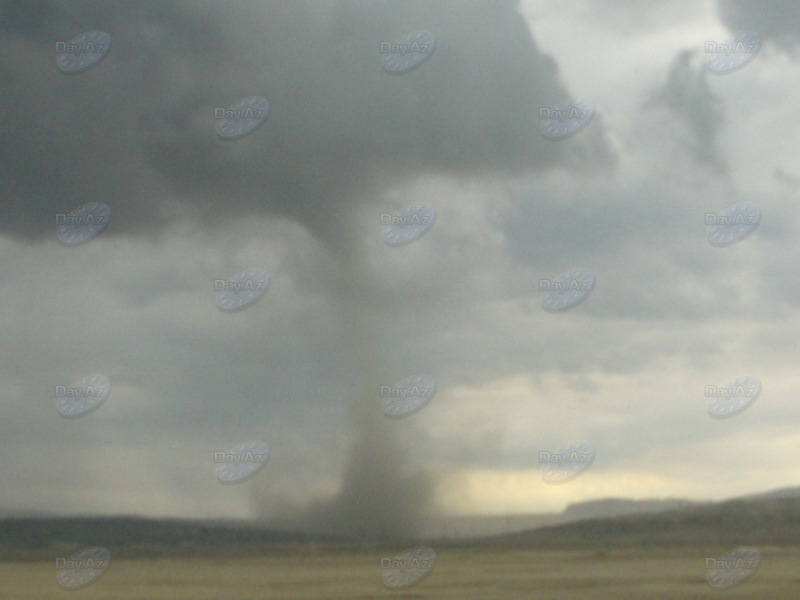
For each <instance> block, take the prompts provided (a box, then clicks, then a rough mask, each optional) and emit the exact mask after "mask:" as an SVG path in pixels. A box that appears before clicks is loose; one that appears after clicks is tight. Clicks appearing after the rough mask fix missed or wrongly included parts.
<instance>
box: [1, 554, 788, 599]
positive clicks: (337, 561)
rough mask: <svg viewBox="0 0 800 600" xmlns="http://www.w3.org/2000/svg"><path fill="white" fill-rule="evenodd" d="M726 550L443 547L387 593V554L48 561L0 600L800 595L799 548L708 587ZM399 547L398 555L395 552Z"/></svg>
mask: <svg viewBox="0 0 800 600" xmlns="http://www.w3.org/2000/svg"><path fill="white" fill-rule="evenodd" d="M730 549H731V548H727V547H725V548H722V547H720V548H707V547H706V548H683V547H682V548H651V549H641V550H634V549H630V548H628V549H609V550H585V551H580V550H575V551H543V550H494V549H490V550H487V549H478V548H474V549H464V548H458V549H453V548H450V549H445V550H442V551H441V552H437V558H436V564H435V566H434V569H433V571H432V572H431V573H430V574H429V575H428V576H427V577H426V578H425V579H423V580H422V581H420V582H419V583H417V584H416V585H414V586H411V587H407V588H402V589H388V588H386V587H384V585H383V583H382V580H381V573H382V570H381V567H380V559H381V557H391V556H393V553H392V552H383V551H378V552H372V553H349V552H348V553H338V554H333V553H325V552H318V553H307V554H298V553H295V554H270V555H266V556H263V557H247V558H188V559H184V558H158V559H129V560H125V559H119V560H115V559H113V557H112V561H111V566H110V568H109V569H108V571H107V572H106V573H105V574H103V575H102V576H101V577H100V578H99V579H97V580H96V581H94V582H92V583H91V584H89V585H88V586H86V587H84V588H81V589H78V590H65V589H62V588H61V587H59V586H58V584H57V583H56V569H55V563H54V562H42V561H31V562H4V563H2V564H0V581H1V582H2V585H0V599H2V600H17V599H19V600H32V599H35V600H47V599H50V598H61V599H63V598H81V599H84V598H85V599H86V600H94V599H100V598H102V599H110V598H113V599H114V600H184V599H185V600H223V599H236V600H262V599H282V600H290V599H291V600H293V599H301V598H302V599H305V600H314V599H323V598H325V599H334V598H335V599H342V600H345V599H346V600H354V599H360V598H364V599H367V598H397V599H400V598H417V599H419V598H423V599H424V598H441V599H445V600H451V599H452V600H465V599H472V598H474V599H481V600H495V599H507V600H514V599H518V598H519V599H521V598H526V599H536V598H541V599H542V600H567V599H569V600H579V599H583V598H586V599H591V600H611V599H613V600H619V599H620V598H625V599H626V600H629V599H656V598H657V599H659V600H661V599H664V598H670V599H673V598H687V599H692V600H700V599H705V598H709V599H711V598H714V599H717V600H719V598H722V597H723V596H724V597H726V598H770V599H771V600H783V599H787V600H788V599H789V598H792V599H795V598H797V597H798V596H800V549H797V548H790V549H786V548H778V547H771V548H759V550H760V551H761V557H762V558H761V566H760V568H759V569H758V571H756V573H755V574H754V575H753V576H752V577H751V578H750V579H748V580H747V581H745V582H743V583H741V584H740V585H738V586H736V587H733V588H729V589H727V590H719V589H715V588H713V587H711V586H710V585H709V584H708V583H707V581H706V570H705V559H706V557H717V556H720V555H722V554H724V553H725V552H727V551H728V550H730ZM402 550H404V548H398V549H397V552H400V551H402Z"/></svg>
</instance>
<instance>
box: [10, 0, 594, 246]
mask: <svg viewBox="0 0 800 600" xmlns="http://www.w3.org/2000/svg"><path fill="white" fill-rule="evenodd" d="M6 12H7V14H6V17H7V18H6V21H5V23H6V25H5V27H6V32H5V34H4V36H3V41H2V42H1V43H0V45H1V46H2V54H1V56H2V57H3V58H2V59H0V77H2V81H3V83H4V90H5V93H4V94H3V101H2V104H3V114H4V116H5V119H4V121H3V124H2V128H1V129H0V147H2V148H3V150H2V155H0V164H1V165H2V167H0V168H1V169H2V173H0V175H2V177H1V178H0V194H2V197H3V202H2V204H0V211H1V212H0V217H2V219H1V220H0V222H1V223H2V227H3V229H2V231H3V232H4V233H6V234H10V235H14V236H19V237H24V238H40V237H41V236H48V235H52V232H53V225H54V213H56V212H63V211H68V210H71V209H72V208H74V207H76V206H78V205H80V204H82V203H84V202H91V201H104V202H107V203H108V204H110V205H111V206H112V209H113V210H114V215H113V218H112V225H111V227H109V229H108V231H107V232H106V235H113V234H114V233H115V232H125V233H142V232H143V230H145V229H146V230H147V231H157V230H159V229H162V228H163V227H164V226H165V225H166V224H167V223H169V221H170V219H171V218H173V217H175V216H177V215H178V214H181V215H184V216H192V217H197V218H201V219H203V220H204V221H205V222H206V223H207V224H208V225H210V226H211V225H215V224H218V223H219V221H220V220H221V219H225V218H227V217H228V216H241V215H242V214H243V213H245V214H246V213H247V212H253V213H262V214H263V213H272V214H281V215H286V216H289V217H292V218H294V219H297V220H299V221H300V222H301V223H303V224H305V225H306V226H309V227H310V228H311V229H312V230H313V231H314V232H315V233H316V234H318V235H322V236H323V237H326V238H328V241H331V240H332V239H333V238H335V237H337V236H341V237H346V235H344V234H342V233H341V227H343V226H344V227H345V228H347V225H346V220H347V218H348V217H347V215H348V211H350V210H352V209H353V206H352V205H354V204H355V203H357V202H367V203H369V202H373V201H374V200H375V197H376V195H378V194H379V192H380V190H381V189H385V188H386V187H387V186H390V185H392V184H393V183H398V182H404V181H407V180H408V179H409V178H413V177H414V175H415V174H420V173H425V172H442V173H450V174H453V175H458V176H470V175H475V174H480V173H483V174H490V175H497V176H502V175H504V174H508V173H517V172H520V171H523V170H529V169H542V168H547V167H548V166H553V165H555V164H557V163H558V162H559V161H561V160H564V159H565V158H566V157H565V152H567V150H566V148H567V147H566V146H561V145H558V144H547V143H546V142H545V140H543V139H542V138H541V136H539V135H538V131H537V124H538V119H537V113H538V107H539V106H551V105H553V104H554V103H556V102H559V101H561V100H563V98H564V97H565V91H564V88H563V86H562V85H561V84H560V83H559V80H558V77H557V69H556V67H555V65H554V63H553V61H552V60H551V59H550V58H549V57H547V56H545V55H543V54H541V53H540V52H539V50H538V49H537V47H536V45H535V43H534V42H533V40H532V39H531V37H530V34H529V32H528V30H527V28H526V27H525V24H524V22H523V20H522V19H521V18H520V16H519V14H518V13H517V11H516V7H515V4H514V3H513V2H473V3H470V10H468V11H467V10H463V7H462V5H461V3H459V2H457V1H453V0H448V1H441V2H355V1H345V2H342V1H337V2H315V3H282V2H272V3H267V4H266V5H265V4H263V3H254V2H238V3H231V4H217V3H208V4H202V3H197V4H195V3H191V4H189V3H180V4H179V3H169V4H166V5H163V6H162V5H161V4H159V3H150V2H137V3H119V4H111V3H105V2H99V3H81V4H78V5H75V4H70V3H63V4H61V3H35V4H32V5H30V6H26V7H24V8H20V10H19V11H11V10H10V9H6ZM90 29H102V30H105V31H107V32H108V33H110V34H111V37H112V50H111V53H110V54H109V55H108V56H107V57H106V58H105V60H104V61H102V62H101V63H100V64H99V65H97V66H96V67H94V68H92V69H90V70H88V71H86V72H84V73H80V74H77V75H65V74H63V73H61V72H59V71H58V70H57V69H56V67H55V57H56V53H55V42H56V41H67V40H69V39H70V38H72V37H73V36H75V35H77V34H79V33H82V32H84V31H87V30H90ZM413 29H428V30H430V31H432V32H434V33H435V35H436V36H437V42H438V46H437V49H436V52H435V54H434V56H433V58H432V59H431V60H429V61H428V62H427V63H426V64H425V65H423V67H422V68H420V69H417V70H416V71H413V72H411V73H408V74H405V75H402V76H392V75H389V74H387V73H384V72H383V71H382V69H381V62H380V53H379V43H380V42H381V41H392V40H394V39H396V38H397V37H399V36H400V35H402V34H404V33H406V32H408V31H410V30H413ZM250 95H263V96H265V97H267V98H268V99H269V101H270V103H271V115H270V117H269V120H268V121H267V123H266V124H265V125H264V126H263V127H262V128H261V129H260V130H258V131H257V132H256V133H255V134H253V135H251V136H249V137H248V138H245V139H242V140H239V141H236V142H226V141H224V140H221V139H219V138H218V137H217V135H216V133H215V130H214V108H216V107H226V106H228V105H230V104H231V103H233V102H234V101H236V100H238V99H240V98H242V97H245V96H250ZM593 143H594V145H595V146H596V147H595V148H594V149H593V152H592V154H593V155H594V156H603V155H604V154H607V149H606V148H605V146H604V145H603V144H602V140H598V139H594V142H593ZM573 148H574V146H573ZM584 151H585V150H584ZM167 199H169V203H168V202H167ZM175 202H179V203H180V204H181V206H180V208H178V207H176V205H175ZM345 206H347V209H345Z"/></svg>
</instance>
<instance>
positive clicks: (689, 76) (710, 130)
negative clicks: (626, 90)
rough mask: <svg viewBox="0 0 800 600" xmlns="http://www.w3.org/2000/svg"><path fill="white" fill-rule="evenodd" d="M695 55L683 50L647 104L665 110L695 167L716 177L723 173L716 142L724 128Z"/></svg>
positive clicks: (719, 106) (718, 104)
mask: <svg viewBox="0 0 800 600" xmlns="http://www.w3.org/2000/svg"><path fill="white" fill-rule="evenodd" d="M697 57H698V53H697V52H695V51H693V50H685V51H683V52H681V53H680V54H679V55H678V56H676V57H675V60H674V61H673V63H672V66H671V67H670V70H669V73H668V74H667V80H666V82H665V83H664V85H663V86H662V87H661V88H660V89H658V90H657V91H656V92H655V93H654V94H653V96H652V99H651V101H650V102H649V103H648V106H649V107H653V106H655V107H658V106H661V107H665V108H667V109H668V110H669V111H670V112H671V113H672V114H673V115H674V116H675V117H676V118H677V119H678V120H679V121H680V122H681V123H683V124H684V125H685V132H686V135H684V136H682V138H681V139H682V144H684V146H685V148H686V150H687V151H688V152H689V153H690V154H691V156H692V158H693V159H694V160H696V161H697V162H698V163H700V164H703V165H706V166H707V167H710V168H712V169H713V170H715V171H717V172H718V173H720V174H725V173H726V172H727V170H728V169H727V165H726V164H725V160H724V159H723V157H722V156H721V155H720V153H719V150H718V148H717V140H718V138H719V135H720V132H721V131H722V129H723V127H724V125H725V118H724V113H723V110H722V100H721V98H719V97H718V96H717V95H716V94H714V93H713V92H712V91H711V89H710V86H709V84H708V77H710V75H709V73H708V69H707V68H706V64H705V63H704V62H703V61H700V60H697Z"/></svg>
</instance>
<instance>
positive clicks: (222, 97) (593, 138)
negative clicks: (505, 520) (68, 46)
mask: <svg viewBox="0 0 800 600" xmlns="http://www.w3.org/2000/svg"><path fill="white" fill-rule="evenodd" d="M90 30H102V31H105V32H107V33H108V34H109V35H110V36H111V40H112V45H111V50H110V52H109V53H108V55H107V56H106V57H105V58H104V59H103V60H102V61H101V62H99V63H98V64H96V65H95V66H93V67H91V68H90V69H88V70H86V71H84V72H81V73H75V74H66V73H63V72H61V71H60V70H59V69H58V68H57V66H56V58H57V53H56V42H59V41H69V40H71V39H72V38H74V37H75V36H78V35H79V34H81V33H84V32H87V31H90ZM414 30H426V31H429V32H431V33H433V34H434V36H435V38H436V50H435V52H434V53H433V55H432V56H431V57H430V58H429V59H428V60H427V61H426V62H425V63H424V64H422V65H420V66H419V67H418V68H416V69H414V70H413V71H410V72H408V73H404V74H401V75H395V74H390V73H387V72H386V71H384V69H383V68H382V62H381V52H380V42H381V41H384V42H385V41H394V40H397V39H399V38H401V37H402V36H403V35H405V34H406V33H408V32H410V31H414ZM740 30H753V31H756V32H757V33H758V34H759V35H760V36H761V38H762V40H763V47H762V49H761V51H760V52H759V54H758V55H757V56H756V57H755V58H754V59H753V60H752V61H751V62H750V63H749V64H747V65H746V66H745V67H744V68H742V69H741V70H739V71H737V72H735V73H730V74H726V75H715V74H713V73H711V72H710V71H709V69H708V67H707V64H706V59H707V55H706V53H705V49H704V46H705V43H706V42H707V41H716V42H724V41H726V40H728V39H729V38H731V37H732V35H733V34H734V33H735V32H737V31H740ZM798 41H800V9H798V5H797V3H795V2H794V1H792V0H786V1H774V2H769V3H761V2H756V1H755V0H738V1H722V0H720V1H719V2H711V1H704V2H696V1H688V0H686V1H675V0H669V1H660V0H659V1H657V2H649V3H642V4H641V5H635V6H633V5H632V4H631V3H630V2H627V1H620V0H602V1H599V0H592V1H589V0H587V1H585V2H584V1H574V2H556V1H534V0H521V1H520V2H519V3H517V2H512V1H504V0H490V1H486V2H479V1H476V0H449V1H447V0H442V1H436V0H425V1H419V2H418V1H409V0H402V1H399V0H398V1H386V2H382V1H367V0H335V1H334V0H331V1H327V0H316V1H315V2H307V3H304V2H285V1H279V0H276V1H274V2H268V1H264V2H249V1H241V2H225V3H222V2H188V1H182V2H161V1H159V2H135V3H133V2H120V3H112V2H96V3H95V2H81V3H75V2H63V3H62V2H35V3H34V2H32V3H26V4H18V5H14V6H13V8H12V5H11V4H7V5H5V6H4V7H3V8H0V82H2V87H0V90H2V91H0V194H1V195H2V198H1V199H0V253H2V256H3V257H4V260H3V261H2V272H3V276H2V277H0V286H2V298H3V302H2V303H0V327H2V332H3V334H2V342H0V344H1V345H0V348H2V349H1V350H0V357H1V359H2V360H0V369H2V377H0V401H2V403H3V407H4V409H5V411H4V412H5V415H6V418H5V419H3V420H2V421H0V434H1V435H2V439H3V447H4V452H5V460H3V461H2V462H0V477H2V479H3V481H5V482H6V483H7V485H4V486H3V488H2V490H0V506H2V507H7V508H26V509H27V508H33V509H38V510H47V511H53V512H65V513H82V514H116V513H126V514H141V515H152V516H156V515H158V516H161V515H173V516H183V517H223V518H225V517H234V518H239V517H244V518H249V517H260V518H265V519H267V520H269V521H270V522H273V523H278V522H292V523H298V526H306V527H315V528H323V529H324V528H326V527H329V528H333V529H337V528H338V529H341V530H347V531H355V530H362V529H364V528H367V529H369V528H372V529H375V528H378V529H380V528H381V527H384V526H385V527H386V528H387V529H386V530H387V531H389V532H391V531H400V530H403V528H404V527H407V526H409V525H408V524H409V522H410V521H409V520H413V519H414V516H415V515H417V514H423V513H430V512H436V511H439V512H444V513H450V514H475V513H483V514H506V513H526V512H539V511H553V510H561V509H562V508H564V507H565V506H566V505H567V504H569V503H572V502H578V501H583V500H589V499H593V498H598V497H607V496H624V497H632V498H651V497H686V498H690V499H698V500H705V499H709V500H714V499H723V498H726V497H730V496H735V495H740V494H745V493H750V492H758V491H764V490H768V489H772V488H779V487H785V486H793V485H800V467H798V466H797V460H796V454H797V448H798V444H800V433H798V428H797V423H798V421H800V407H798V399H800V383H799V382H798V381H797V378H796V373H797V358H798V352H797V349H796V346H797V334H796V332H797V330H798V327H800V311H798V302H799V300H800V276H799V275H798V270H797V268H796V265H795V263H796V261H797V256H798V254H797V252H798V242H797V239H798V234H800V222H799V221H798V217H797V206H798V204H797V202H798V195H799V194H800V127H798V126H797V125H796V115H797V114H798V113H800V96H798V94H797V93H796V83H797V81H798V75H800V62H798V53H797V50H798V45H797V44H798ZM249 96H263V97H265V98H267V99H268V101H269V103H270V114H269V118H268V119H267V120H266V122H265V123H264V124H263V125H262V126H261V127H259V128H258V129H257V130H256V131H254V132H253V133H252V134H250V135H248V136H246V137H243V138H241V139H239V140H235V141H231V140H224V139H221V138H220V136H219V135H218V134H217V132H216V130H215V113H214V109H215V108H219V107H228V106H230V105H232V104H233V103H234V102H236V101H237V100H239V99H241V98H245V97H249ZM578 97H582V98H587V99H590V100H591V101H593V102H594V103H595V106H596V114H595V116H594V118H593V119H592V121H591V122H590V123H589V124H588V125H587V126H586V127H585V128H584V129H582V130H580V131H579V132H578V133H577V134H575V135H574V136H572V137H569V138H567V139H563V140H560V141H553V140H548V139H545V137H544V136H543V135H542V133H541V132H540V121H539V109H540V108H541V107H554V106H556V105H557V104H558V103H560V102H562V101H565V100H570V99H574V98H578ZM89 202H104V203H106V204H108V205H109V206H110V207H111V210H112V217H111V223H110V225H109V226H108V228H107V229H106V230H105V231H103V232H102V233H101V234H99V235H98V236H97V237H95V238H94V239H91V240H90V241H88V242H87V243H85V244H82V245H77V246H67V245H64V244H62V243H60V242H59V240H58V238H57V233H56V214H58V213H69V212H70V211H72V210H73V209H75V208H77V207H79V206H81V205H83V204H86V203H89ZM743 203H750V204H754V205H757V206H758V207H760V208H761V210H762V215H763V216H762V219H761V223H760V225H759V226H758V227H757V229H756V230H755V231H754V232H753V233H752V234H751V235H749V236H748V237H747V238H746V239H743V240H742V241H740V242H739V243H737V244H734V245H731V246H728V247H716V246H714V245H712V244H710V243H709V241H708V239H707V233H708V227H707V226H706V224H705V222H704V215H705V214H706V213H720V212H722V211H723V210H724V209H726V208H728V207H730V206H733V205H737V204H743ZM416 204H427V205H431V206H433V207H435V209H436V211H437V215H436V222H435V225H434V226H433V228H432V229H430V231H428V232H427V233H426V234H425V235H423V236H422V237H420V238H419V239H417V240H416V241H414V242H412V243H410V244H408V245H405V246H401V247H393V246H389V245H387V244H386V243H384V241H383V238H382V235H383V226H382V225H381V214H385V213H390V214H399V213H400V212H402V211H403V210H405V209H406V208H407V207H409V206H411V205H416ZM252 267H258V268H262V269H264V270H265V271H267V273H269V274H270V276H271V283H270V287H269V290H268V292H267V293H266V295H265V296H264V297H263V298H261V300H260V301H259V302H257V303H256V304H254V305H252V306H250V307H249V308H247V309H246V310H243V311H241V312H237V313H225V312H223V311H221V310H220V309H219V308H218V307H217V305H216V293H215V291H214V281H215V280H219V279H223V280H228V279H230V278H231V277H232V276H233V275H235V274H236V273H238V272H240V271H243V270H244V269H248V268H252ZM576 268H586V269H590V270H591V271H592V272H593V273H594V275H595V276H596V284H595V288H594V290H593V291H592V293H591V294H590V295H589V297H588V298H587V299H586V300H585V301H584V302H583V303H581V304H580V305H579V306H576V307H574V308H572V309H570V310H567V311H564V312H561V313H553V312H548V311H546V310H544V309H543V308H542V305H541V300H542V293H541V292H540V291H539V281H540V280H541V279H554V278H555V277H556V276H558V275H559V274H561V273H563V272H565V271H568V270H572V269H576ZM95 373H99V374H103V375H106V376H108V377H109V378H110V380H111V382H112V391H111V394H110V396H109V397H108V399H107V400H106V401H105V402H104V403H103V404H102V405H101V406H100V407H99V408H98V409H97V410H95V411H93V412H91V413H89V414H87V415H85V416H83V417H80V418H77V419H64V418H62V417H61V416H60V415H59V413H58V411H57V410H56V396H55V388H56V386H58V385H69V384H70V383H71V382H74V381H76V380H78V379H80V378H81V377H84V376H87V375H92V374H95ZM418 373H423V374H428V375H432V376H434V377H435V378H436V382H437V392H436V394H435V396H434V398H433V399H432V400H431V401H430V403H429V404H428V405H427V406H425V407H424V408H423V409H422V410H420V411H419V412H417V413H415V414H413V415H411V416H409V417H406V418H403V419H389V418H387V417H386V416H385V415H384V414H383V413H382V399H381V397H380V386H381V385H394V384H395V383H397V382H399V381H400V380H402V379H404V378H405V377H407V376H410V375H414V374H418ZM746 375H753V376H756V377H758V378H759V379H760V380H761V382H762V385H763V389H762V392H761V395H760V396H759V398H758V400H757V401H756V402H755V403H754V404H753V405H752V406H750V407H749V408H748V409H747V410H745V411H744V412H742V413H741V414H738V415H737V416H735V417H732V418H729V419H714V418H712V417H711V416H710V415H709V412H708V399H707V398H706V397H705V395H704V389H705V386H708V385H717V386H719V385H722V384H723V383H725V382H727V381H729V380H731V379H734V378H737V377H742V376H746ZM257 439H260V440H263V441H265V442H266V443H267V444H268V445H269V447H270V458H269V462H268V463H267V465H266V466H265V467H264V468H263V470H262V471H261V472H259V473H258V474H257V475H256V476H254V477H253V478H252V479H250V480H249V481H246V482H243V483H240V484H238V485H233V486H228V485H222V484H220V482H219V481H218V480H217V478H216V476H215V469H216V467H217V465H215V463H214V452H216V451H227V450H230V449H231V448H233V447H234V446H236V445H237V444H239V443H241V442H245V441H248V440H257ZM578 441H586V442H589V443H591V444H593V445H594V447H595V449H596V459H595V461H594V463H593V464H592V466H591V467H590V468H589V469H588V470H587V471H586V472H584V473H583V474H582V475H581V476H580V477H578V478H576V479H575V480H574V481H571V482H569V483H568V484H565V485H559V486H555V485H548V484H547V483H545V482H544V481H543V479H542V465H541V464H540V463H539V452H540V451H551V452H552V451H555V450H557V449H559V448H560V447H563V446H565V445H567V444H569V443H572V442H578ZM332 523H333V525H331V524H332ZM386 523H388V525H384V524H386Z"/></svg>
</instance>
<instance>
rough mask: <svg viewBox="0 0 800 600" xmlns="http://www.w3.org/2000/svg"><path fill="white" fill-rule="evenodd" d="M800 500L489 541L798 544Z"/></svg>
mask: <svg viewBox="0 0 800 600" xmlns="http://www.w3.org/2000/svg"><path fill="white" fill-rule="evenodd" d="M798 536H800V498H797V497H794V498H777V499H764V500H741V499H738V500H729V501H726V502H720V503H713V504H704V505H698V506H692V507H689V508H682V509H676V510H668V511H663V512H659V513H648V514H636V515H626V516H621V517H613V518H607V519H587V520H582V521H576V522H573V523H566V524H562V525H556V526H551V527H542V528H539V529H535V530H531V531H525V532H521V533H516V534H510V535H504V536H496V537H493V538H489V539H486V540H484V541H483V543H486V544H490V545H498V546H504V547H505V546H513V547H518V546H526V547H531V546H532V547H551V548H559V547H565V548H567V547H568V548H572V547H576V546H581V547H584V548H585V547H593V546H596V547H612V546H626V545H641V546H653V545H720V544H721V545H756V546H757V545H759V544H761V545H778V546H780V545H795V544H796V543H797V539H798Z"/></svg>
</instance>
